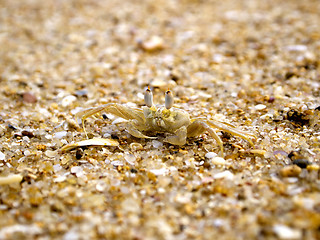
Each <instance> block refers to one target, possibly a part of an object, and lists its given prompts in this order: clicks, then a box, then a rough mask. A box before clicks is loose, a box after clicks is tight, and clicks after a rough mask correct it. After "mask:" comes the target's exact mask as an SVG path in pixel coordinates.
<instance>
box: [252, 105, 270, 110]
mask: <svg viewBox="0 0 320 240" xmlns="http://www.w3.org/2000/svg"><path fill="white" fill-rule="evenodd" d="M266 107H267V106H266V105H264V104H258V105H256V106H254V108H255V109H256V110H263V109H265V108H266Z"/></svg>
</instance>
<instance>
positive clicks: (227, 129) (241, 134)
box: [207, 120, 257, 146]
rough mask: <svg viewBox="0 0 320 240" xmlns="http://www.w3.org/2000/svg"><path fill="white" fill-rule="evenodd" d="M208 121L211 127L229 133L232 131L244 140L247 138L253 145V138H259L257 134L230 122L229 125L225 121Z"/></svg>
mask: <svg viewBox="0 0 320 240" xmlns="http://www.w3.org/2000/svg"><path fill="white" fill-rule="evenodd" d="M207 123H208V124H209V125H210V126H211V127H214V128H217V129H219V130H222V131H225V132H228V133H230V134H232V135H235V136H238V137H241V138H242V139H244V140H247V141H248V142H249V143H250V145H251V146H253V142H252V140H251V138H254V139H256V138H257V137H256V136H255V135H253V134H251V133H247V132H244V131H241V130H238V129H236V128H235V127H232V126H231V125H229V124H228V125H227V124H224V123H221V122H217V121H212V120H207Z"/></svg>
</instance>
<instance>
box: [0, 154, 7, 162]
mask: <svg viewBox="0 0 320 240" xmlns="http://www.w3.org/2000/svg"><path fill="white" fill-rule="evenodd" d="M5 159H6V155H4V153H3V152H0V160H5Z"/></svg>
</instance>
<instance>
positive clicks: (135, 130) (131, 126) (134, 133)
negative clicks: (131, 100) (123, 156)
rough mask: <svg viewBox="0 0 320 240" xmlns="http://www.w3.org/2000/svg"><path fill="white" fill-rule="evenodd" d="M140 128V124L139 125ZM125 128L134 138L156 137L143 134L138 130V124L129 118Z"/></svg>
mask: <svg viewBox="0 0 320 240" xmlns="http://www.w3.org/2000/svg"><path fill="white" fill-rule="evenodd" d="M140 128H141V126H140ZM126 130H127V132H128V133H130V134H131V135H132V136H134V137H136V138H148V139H157V137H149V136H146V135H144V134H143V133H142V132H141V131H139V130H138V126H136V121H135V120H131V121H130V123H129V124H128V125H127V126H126Z"/></svg>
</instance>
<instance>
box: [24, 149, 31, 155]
mask: <svg viewBox="0 0 320 240" xmlns="http://www.w3.org/2000/svg"><path fill="white" fill-rule="evenodd" d="M23 155H25V156H29V155H31V152H30V151H29V150H25V151H24V152H23Z"/></svg>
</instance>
